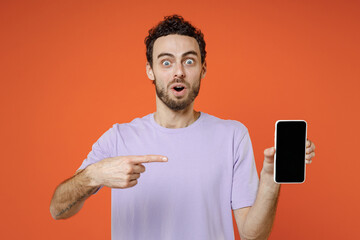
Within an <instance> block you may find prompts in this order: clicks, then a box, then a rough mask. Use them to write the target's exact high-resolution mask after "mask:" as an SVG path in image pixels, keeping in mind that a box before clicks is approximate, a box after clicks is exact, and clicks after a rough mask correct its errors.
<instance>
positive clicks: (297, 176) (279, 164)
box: [275, 121, 306, 183]
mask: <svg viewBox="0 0 360 240" xmlns="http://www.w3.org/2000/svg"><path fill="white" fill-rule="evenodd" d="M276 129H277V132H276V159H275V181H276V182H280V183H301V182H304V180H305V144H306V122H305V121H284V122H282V121H281V122H278V123H277V128H276Z"/></svg>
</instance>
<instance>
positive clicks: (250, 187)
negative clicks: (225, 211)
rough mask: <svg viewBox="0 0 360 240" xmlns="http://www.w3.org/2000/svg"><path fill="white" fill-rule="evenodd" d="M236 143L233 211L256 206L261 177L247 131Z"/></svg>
mask: <svg viewBox="0 0 360 240" xmlns="http://www.w3.org/2000/svg"><path fill="white" fill-rule="evenodd" d="M245 129H246V128H245ZM237 139H239V140H237ZM234 143H235V144H234V150H235V162H234V166H233V183H232V194H231V207H232V209H238V208H243V207H249V206H252V205H253V204H254V202H255V199H256V194H257V190H258V185H259V177H258V174H257V171H256V165H255V160H254V153H253V148H252V144H251V140H250V136H249V132H248V131H247V129H246V131H245V132H243V134H242V137H240V138H237V137H235V140H234Z"/></svg>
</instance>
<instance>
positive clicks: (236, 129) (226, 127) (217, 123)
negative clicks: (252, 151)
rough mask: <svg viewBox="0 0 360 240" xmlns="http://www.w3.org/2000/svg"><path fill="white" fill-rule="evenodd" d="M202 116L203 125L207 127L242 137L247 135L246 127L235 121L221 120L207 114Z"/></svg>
mask: <svg viewBox="0 0 360 240" xmlns="http://www.w3.org/2000/svg"><path fill="white" fill-rule="evenodd" d="M202 114H204V124H205V125H206V126H207V127H211V128H215V129H217V130H220V131H225V132H227V133H229V132H232V133H234V134H235V135H238V136H244V135H245V134H247V133H248V129H247V127H246V126H245V125H244V124H243V123H241V122H239V121H237V120H231V119H221V118H219V117H215V116H213V115H210V114H207V113H202Z"/></svg>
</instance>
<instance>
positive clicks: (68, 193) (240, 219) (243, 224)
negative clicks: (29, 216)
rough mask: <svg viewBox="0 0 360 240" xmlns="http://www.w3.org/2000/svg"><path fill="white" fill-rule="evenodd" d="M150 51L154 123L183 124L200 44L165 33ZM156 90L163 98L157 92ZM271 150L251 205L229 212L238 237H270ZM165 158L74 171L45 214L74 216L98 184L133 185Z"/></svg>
mask: <svg viewBox="0 0 360 240" xmlns="http://www.w3.org/2000/svg"><path fill="white" fill-rule="evenodd" d="M153 49H154V50H153V66H152V67H151V66H150V64H149V63H147V64H146V73H147V75H148V78H149V79H150V80H153V81H155V85H156V88H157V91H156V92H157V94H156V112H155V113H154V118H155V121H156V122H157V123H158V124H159V125H161V126H163V127H166V128H183V127H187V126H189V125H191V124H192V123H193V122H195V121H196V120H197V118H198V117H199V116H200V113H199V112H198V111H195V110H194V101H193V98H194V95H193V93H194V91H195V92H196V90H197V89H198V88H199V87H200V81H201V79H203V78H204V77H205V74H206V62H204V63H201V55H200V49H199V45H198V43H197V42H196V40H195V39H194V38H191V37H188V36H180V35H168V36H165V37H160V38H158V39H157V40H156V41H155V43H154V48H153ZM175 82H181V83H182V84H184V85H185V86H186V92H185V94H184V95H182V96H176V95H175V94H174V92H173V91H172V89H171V86H173V84H174V83H175ZM160 90H161V91H162V96H160V95H159V91H160ZM169 102H171V104H169ZM169 105H172V107H169ZM180 105H181V107H179V106H180ZM174 106H175V107H174ZM274 154H275V149H274V147H271V148H268V149H265V151H264V163H263V168H262V170H261V174H260V183H259V190H258V193H257V197H256V200H255V203H254V205H253V206H252V207H245V208H241V209H235V210H233V211H234V216H235V219H236V224H237V226H238V229H239V234H240V236H241V238H242V239H267V238H268V236H269V235H270V232H271V228H272V225H273V221H274V217H275V213H276V206H277V201H278V196H279V192H280V187H281V185H280V184H277V183H275V182H274V180H273V179H274V172H273V170H274ZM314 156H315V145H314V143H312V142H311V141H309V140H308V141H307V147H306V163H311V159H312V158H313V157H314ZM166 161H167V158H166V156H160V155H148V156H122V157H115V158H107V159H104V160H101V161H99V162H97V163H95V164H92V165H90V166H88V167H87V168H85V169H84V170H81V171H79V172H77V174H75V175H74V176H73V177H72V178H70V179H68V180H66V181H64V182H63V183H62V184H60V185H59V186H58V187H57V189H56V190H55V193H54V196H53V199H52V201H51V206H50V212H51V214H52V216H53V217H54V218H55V219H63V218H68V217H70V216H73V215H74V214H76V213H77V212H78V211H79V210H80V209H81V208H82V206H83V204H84V202H85V201H86V199H87V198H88V197H89V196H91V194H92V193H94V192H95V191H96V190H97V189H98V188H99V187H100V186H107V187H111V188H129V187H133V186H135V185H136V184H137V183H138V179H139V177H140V176H141V173H143V172H144V171H145V166H144V165H143V164H144V163H151V162H166Z"/></svg>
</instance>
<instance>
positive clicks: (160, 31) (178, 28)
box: [144, 14, 206, 67]
mask: <svg viewBox="0 0 360 240" xmlns="http://www.w3.org/2000/svg"><path fill="white" fill-rule="evenodd" d="M170 34H178V35H185V36H189V37H193V38H195V39H196V41H197V42H198V44H199V48H200V54H201V63H204V62H205V57H206V51H205V45H206V44H205V40H204V34H203V33H202V32H201V31H200V29H197V28H195V27H194V26H193V25H191V24H190V23H189V22H187V21H185V20H184V18H183V17H181V16H179V15H176V14H174V15H171V16H165V17H164V20H163V21H161V22H159V23H158V25H156V26H155V27H153V28H151V29H150V30H149V35H148V36H147V37H146V38H145V41H144V42H145V45H146V58H147V61H148V62H149V63H150V66H151V67H152V64H153V58H152V54H153V47H154V42H155V40H156V39H158V38H159V37H163V36H167V35H170Z"/></svg>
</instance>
